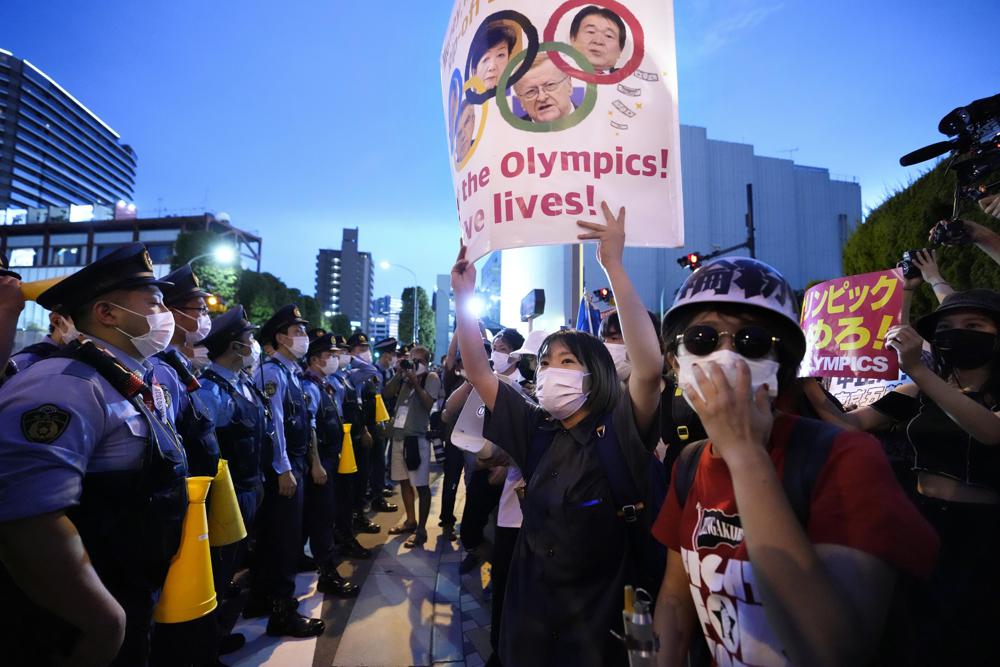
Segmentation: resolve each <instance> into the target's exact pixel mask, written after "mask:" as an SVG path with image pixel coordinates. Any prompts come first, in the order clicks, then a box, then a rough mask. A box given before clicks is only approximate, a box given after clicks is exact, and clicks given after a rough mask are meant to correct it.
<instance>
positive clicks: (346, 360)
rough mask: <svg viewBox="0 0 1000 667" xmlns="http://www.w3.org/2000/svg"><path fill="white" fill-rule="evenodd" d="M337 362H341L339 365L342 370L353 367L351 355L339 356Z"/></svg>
mask: <svg viewBox="0 0 1000 667" xmlns="http://www.w3.org/2000/svg"><path fill="white" fill-rule="evenodd" d="M337 360H338V361H339V362H340V363H339V364H338V365H339V366H340V367H341V368H349V367H350V365H351V355H349V354H338V355H337Z"/></svg>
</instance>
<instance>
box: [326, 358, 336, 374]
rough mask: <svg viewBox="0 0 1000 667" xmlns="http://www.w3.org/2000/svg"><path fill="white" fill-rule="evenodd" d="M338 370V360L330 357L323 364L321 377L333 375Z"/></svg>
mask: <svg viewBox="0 0 1000 667" xmlns="http://www.w3.org/2000/svg"><path fill="white" fill-rule="evenodd" d="M338 368H340V359H339V358H338V357H330V358H329V359H327V360H326V361H325V362H324V363H323V375H333V374H334V373H336V372H337V369H338Z"/></svg>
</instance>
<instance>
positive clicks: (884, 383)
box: [827, 372, 911, 410]
mask: <svg viewBox="0 0 1000 667" xmlns="http://www.w3.org/2000/svg"><path fill="white" fill-rule="evenodd" d="M910 382H911V380H910V376H909V375H907V374H906V373H902V372H901V373H900V374H899V377H898V378H893V379H891V380H870V379H866V378H845V377H840V378H833V379H831V380H830V387H829V389H827V391H829V392H830V393H831V394H833V396H834V398H836V399H837V400H838V401H840V403H841V405H843V406H844V407H845V408H847V409H848V410H853V409H855V408H861V407H864V406H866V405H871V404H872V403H874V402H875V401H877V400H879V399H880V398H882V397H883V396H885V395H886V394H888V393H889V392H890V391H893V390H895V389H898V388H899V387H901V386H903V385H904V384H909V383H910Z"/></svg>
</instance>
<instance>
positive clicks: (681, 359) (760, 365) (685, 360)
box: [677, 345, 781, 409]
mask: <svg viewBox="0 0 1000 667" xmlns="http://www.w3.org/2000/svg"><path fill="white" fill-rule="evenodd" d="M677 352H678V354H677V363H678V365H679V366H680V368H679V369H678V370H677V382H678V384H680V386H681V387H685V386H690V387H691V388H692V390H693V391H696V392H698V396H700V397H702V398H704V394H702V392H701V388H700V387H699V386H698V381H697V380H696V379H695V375H694V367H695V366H700V367H701V369H702V371H703V372H705V373H707V372H708V371H707V369H708V364H709V362H715V363H716V364H718V365H719V367H720V368H722V372H723V373H725V374H726V378H727V379H728V380H729V381H730V382H731V383H734V382H736V378H737V372H738V366H737V364H738V363H739V362H740V360H742V361H744V362H745V363H746V365H747V366H749V367H750V389H751V391H753V392H756V391H757V390H758V389H759V388H760V387H762V386H763V385H765V384H766V385H767V394H768V396H770V397H772V398H774V397H775V396H777V395H778V369H779V368H780V366H781V364H779V363H778V362H777V361H776V360H774V359H767V358H764V359H748V358H746V357H744V356H743V355H741V354H739V353H737V352H734V351H733V350H716V351H715V352H712V353H711V354H707V355H705V356H704V357H699V356H697V355H695V354H690V353H689V352H688V351H687V350H685V349H684V346H683V345H681V346H680V349H679V350H678V351H677ZM684 400H686V401H687V402H688V405H691V399H690V398H688V396H687V392H685V395H684ZM691 408H692V409H693V408H694V406H693V405H691Z"/></svg>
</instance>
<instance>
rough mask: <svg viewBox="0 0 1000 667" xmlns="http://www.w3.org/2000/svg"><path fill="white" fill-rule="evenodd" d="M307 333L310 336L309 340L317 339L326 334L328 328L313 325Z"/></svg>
mask: <svg viewBox="0 0 1000 667" xmlns="http://www.w3.org/2000/svg"><path fill="white" fill-rule="evenodd" d="M306 333H307V334H308V336H309V341H310V342H312V341H314V340H316V339H317V338H319V337H320V336H325V335H326V334H327V331H326V329H323V328H321V327H313V328H312V329H310V330H309V331H307V332H306Z"/></svg>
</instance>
